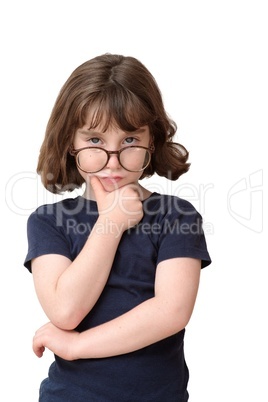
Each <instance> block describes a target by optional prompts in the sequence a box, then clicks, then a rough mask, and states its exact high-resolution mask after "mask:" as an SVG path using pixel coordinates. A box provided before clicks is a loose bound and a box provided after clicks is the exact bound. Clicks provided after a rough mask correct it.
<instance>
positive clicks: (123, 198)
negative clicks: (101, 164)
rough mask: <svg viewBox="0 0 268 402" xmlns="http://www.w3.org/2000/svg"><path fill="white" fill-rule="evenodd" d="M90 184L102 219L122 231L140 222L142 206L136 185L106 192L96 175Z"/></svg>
mask: <svg viewBox="0 0 268 402" xmlns="http://www.w3.org/2000/svg"><path fill="white" fill-rule="evenodd" d="M90 184H91V187H92V189H93V191H94V194H95V197H96V201H97V204H98V211H99V215H100V219H101V220H102V221H106V220H107V222H109V223H112V224H115V225H117V227H118V229H121V230H122V231H124V230H127V229H129V228H131V227H133V226H135V225H136V224H137V223H139V222H140V220H141V219H142V217H143V208H142V202H141V200H140V194H139V188H138V186H137V185H135V184H129V185H127V186H123V187H121V188H118V189H116V190H114V191H111V192H107V191H105V189H104V188H103V186H102V184H101V182H100V181H99V179H98V178H97V177H96V176H93V177H91V180H90ZM107 222H105V223H107Z"/></svg>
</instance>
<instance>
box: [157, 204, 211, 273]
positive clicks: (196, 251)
mask: <svg viewBox="0 0 268 402" xmlns="http://www.w3.org/2000/svg"><path fill="white" fill-rule="evenodd" d="M176 205H177V207H173V208H172V211H171V212H169V213H168V214H166V216H165V217H164V219H163V221H162V231H161V235H160V238H159V252H158V261H157V262H158V263H159V262H160V261H163V260H166V259H170V258H177V257H189V258H197V259H200V260H201V267H202V268H204V267H206V266H208V265H209V264H210V263H211V258H210V255H209V253H208V250H207V244H206V239H205V235H204V231H203V222H202V216H201V215H200V214H199V212H197V211H196V209H195V208H194V207H193V206H192V205H191V204H190V203H188V202H186V201H184V202H183V204H182V205H179V204H176Z"/></svg>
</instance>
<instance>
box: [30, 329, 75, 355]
mask: <svg viewBox="0 0 268 402" xmlns="http://www.w3.org/2000/svg"><path fill="white" fill-rule="evenodd" d="M78 337H79V332H76V331H67V330H63V329H59V328H58V327H56V326H55V325H53V324H52V323H51V322H49V323H47V324H45V325H43V326H42V327H41V328H39V329H38V330H37V331H36V333H35V335H34V338H33V351H34V353H35V354H36V356H37V357H42V356H43V353H44V351H45V348H47V349H49V350H51V352H53V353H55V354H56V355H57V356H59V357H61V358H62V359H65V360H75V359H78V357H77V356H75V345H76V344H77V342H78Z"/></svg>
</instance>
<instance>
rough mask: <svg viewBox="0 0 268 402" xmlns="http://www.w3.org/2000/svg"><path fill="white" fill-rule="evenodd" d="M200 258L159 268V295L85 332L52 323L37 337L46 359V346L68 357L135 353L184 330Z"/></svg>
mask: <svg viewBox="0 0 268 402" xmlns="http://www.w3.org/2000/svg"><path fill="white" fill-rule="evenodd" d="M200 267H201V263H200V260H197V259H192V258H174V259H170V260H166V261H163V262H161V263H160V264H159V265H158V267H157V272H156V281H155V296H154V297H153V298H151V299H149V300H147V301H145V302H143V303H141V304H140V305H138V306H137V307H135V308H133V309H132V310H130V311H129V312H127V313H125V314H123V315H122V316H120V317H117V318H115V319H114V320H111V321H109V322H107V323H105V324H102V325H100V326H97V327H94V328H92V329H89V330H87V331H85V332H82V333H77V332H75V331H63V330H60V329H58V328H57V327H55V326H54V325H52V324H51V323H48V324H46V325H44V326H43V327H41V328H40V329H39V330H38V331H37V332H36V335H35V337H34V340H33V350H34V352H35V353H36V355H37V356H39V357H41V356H42V354H43V351H44V349H45V348H48V349H50V350H52V351H53V352H54V353H55V354H57V355H59V356H60V357H62V358H64V359H67V360H74V359H81V358H82V359H84V358H103V357H109V356H115V355H120V354H124V353H129V352H133V351H135V350H138V349H141V348H143V347H145V346H148V345H151V344H153V343H155V342H157V341H160V340H162V339H164V338H167V337H169V336H171V335H174V334H175V333H177V332H179V331H180V330H182V329H183V328H184V327H185V326H186V325H187V323H188V321H189V319H190V317H191V314H192V311H193V308H194V304H195V300H196V295H197V291H198V285H199V277H200Z"/></svg>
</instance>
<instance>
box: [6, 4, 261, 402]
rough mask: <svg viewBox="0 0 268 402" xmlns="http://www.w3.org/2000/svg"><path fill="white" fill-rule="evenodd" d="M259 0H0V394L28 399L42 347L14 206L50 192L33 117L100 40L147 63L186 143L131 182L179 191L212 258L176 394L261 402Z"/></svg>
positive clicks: (40, 120)
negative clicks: (168, 169) (37, 348)
mask: <svg viewBox="0 0 268 402" xmlns="http://www.w3.org/2000/svg"><path fill="white" fill-rule="evenodd" d="M266 3H267V2H266V1H260V0H254V1H248V0H244V1H238V0H232V1H230V0H225V1H213V0H211V1H209V0H205V1H191V0H189V1H186V0H185V1H175V0H174V1H172V0H165V1H164V0H163V1H157V0H152V1H149V0H147V1H146V0H143V1H141V0H135V1H127V0H125V1H123V0H122V1H120V0H112V1H110V0H107V1H102V0H95V1H90V0H88V1H86V0H75V1H70V0H64V1H59V0H45V1H44V0H43V1H38V0H35V1H34V0H32V1H30V0H24V1H19V0H17V1H14V0H13V1H12V0H9V1H8V2H7V1H6V2H1V10H0V29H1V32H0V34H1V36H0V37H1V63H0V67H1V74H0V79H1V83H0V84H1V94H0V96H1V158H0V163H1V170H0V173H1V187H2V191H1V211H2V213H3V214H2V220H1V232H2V241H1V257H2V258H1V261H2V263H1V283H0V286H1V288H0V295H1V304H0V306H1V367H2V374H1V387H0V399H1V400H2V401H5V402H14V401H18V400H23V401H25V402H36V401H37V393H38V388H39V383H40V381H41V380H42V379H43V378H44V377H45V376H46V374H47V370H48V366H49V364H50V362H51V360H52V354H51V353H50V352H48V351H47V352H46V354H45V357H43V358H42V359H40V360H39V359H38V358H37V357H36V356H35V355H34V354H33V353H32V350H31V341H32V336H33V334H34V332H35V330H36V329H37V328H38V327H39V326H40V325H42V324H43V323H44V322H45V321H46V318H45V317H44V315H43V313H42V311H41V309H40V307H39V304H38V302H37V299H36V296H35V293H34V289H33V284H32V277H31V275H30V274H29V273H28V272H27V270H26V269H25V268H24V267H23V261H24V258H25V255H26V252H27V239H26V220H27V216H28V215H29V213H30V212H31V211H33V209H35V208H36V207H37V205H40V204H43V203H45V202H47V201H50V200H52V201H53V200H54V199H55V197H53V196H51V195H49V194H47V192H46V191H44V190H43V189H42V186H41V185H40V182H39V179H38V178H37V176H36V174H35V168H36V162H37V157H38V152H39V147H40V145H41V142H42V140H43V135H44V131H45V126H46V123H47V120H48V117H49V115H50V112H51V108H52V106H53V104H54V101H55V98H56V96H57V94H58V92H59V90H60V87H61V86H62V85H63V83H64V82H65V80H66V79H67V78H68V76H69V75H70V73H71V72H72V71H73V70H74V69H75V68H76V67H77V66H78V65H79V64H81V63H82V62H84V61H86V60H88V59H90V58H92V57H94V56H96V55H99V54H102V53H105V52H110V53H121V54H124V55H131V56H134V57H137V58H138V59H140V60H141V61H142V62H143V63H144V64H145V65H146V66H147V67H148V68H149V70H150V71H151V72H152V73H153V75H154V76H155V78H156V80H157V81H158V84H159V86H160V88H161V91H162V93H163V97H164V102H165V106H166V109H167V111H168V112H169V114H170V115H171V116H172V117H173V118H174V119H175V121H176V122H177V124H178V134H177V140H178V141H180V142H181V143H182V144H184V145H185V146H186V147H187V148H188V149H189V151H190V160H191V162H192V167H191V169H190V171H189V172H188V173H187V174H186V175H184V176H183V177H182V178H180V179H179V180H178V181H177V182H176V183H171V182H167V181H166V180H163V179H161V180H160V179H159V178H157V177H154V178H152V179H150V180H145V181H144V183H143V184H144V185H147V186H148V187H149V188H154V189H156V190H157V191H161V192H168V193H173V194H176V195H180V196H183V197H185V198H187V199H189V200H190V201H192V203H193V204H194V205H195V206H196V207H197V209H198V210H199V211H200V212H201V213H202V215H203V218H204V229H205V232H206V235H207V243H208V247H209V251H210V254H211V257H212V259H213V264H212V265H211V266H210V267H208V268H206V269H205V270H203V271H202V278H201V285H200V292H199V295H198V300H197V304H196V308H195V311H194V314H193V316H192V320H191V322H190V324H189V326H188V330H187V334H186V343H185V350H186V358H187V362H188V365H189V368H190V383H189V391H190V402H226V401H228V402H238V401H243V402H249V401H250V402H252V401H258V402H267V400H268V391H267V374H268V373H267V359H268V355H267V339H268V333H267V280H266V277H267V276H266V271H267V268H268V267H267V253H266V252H265V251H266V250H265V248H267V222H266V224H265V214H264V212H265V211H264V205H265V198H266V195H265V191H266V190H265V183H266V181H267V170H266V168H267V151H266V146H265V145H264V138H265V137H267V128H268V123H267V121H268V119H267V111H268V73H267V72H268V55H267V50H268V48H267V45H268V40H267V38H268V24H267V20H268V12H267V8H266ZM266 218H267V217H266ZM265 238H266V242H264V239H265ZM163 369H164V368H163ZM137 402H138V401H137ZM163 402H168V401H163Z"/></svg>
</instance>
